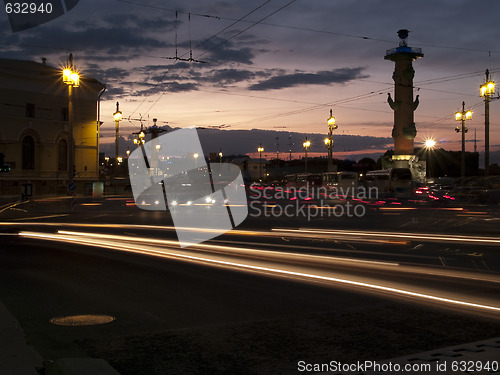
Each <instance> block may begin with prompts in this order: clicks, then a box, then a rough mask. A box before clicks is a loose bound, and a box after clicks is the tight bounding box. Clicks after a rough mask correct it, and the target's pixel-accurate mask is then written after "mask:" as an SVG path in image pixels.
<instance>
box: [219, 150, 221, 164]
mask: <svg viewBox="0 0 500 375" xmlns="http://www.w3.org/2000/svg"><path fill="white" fill-rule="evenodd" d="M219 163H222V149H220V150H219Z"/></svg>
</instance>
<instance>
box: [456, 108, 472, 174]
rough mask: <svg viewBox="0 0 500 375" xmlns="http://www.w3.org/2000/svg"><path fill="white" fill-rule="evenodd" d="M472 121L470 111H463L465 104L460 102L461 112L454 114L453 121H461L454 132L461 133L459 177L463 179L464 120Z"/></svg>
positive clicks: (465, 129)
mask: <svg viewBox="0 0 500 375" xmlns="http://www.w3.org/2000/svg"><path fill="white" fill-rule="evenodd" d="M470 119H472V111H470V110H467V111H466V110H465V102H462V112H456V113H455V120H457V121H462V127H461V128H460V127H458V126H457V127H456V128H455V131H456V132H457V133H460V132H462V163H461V168H460V169H461V173H460V175H461V177H462V178H464V177H465V133H467V131H468V129H467V128H466V127H465V120H470Z"/></svg>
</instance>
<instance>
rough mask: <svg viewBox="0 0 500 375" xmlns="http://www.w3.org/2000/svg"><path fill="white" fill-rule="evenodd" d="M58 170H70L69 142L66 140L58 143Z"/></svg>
mask: <svg viewBox="0 0 500 375" xmlns="http://www.w3.org/2000/svg"><path fill="white" fill-rule="evenodd" d="M57 170H58V171H67V170H68V142H66V140H64V139H61V140H60V141H59V142H58V143H57Z"/></svg>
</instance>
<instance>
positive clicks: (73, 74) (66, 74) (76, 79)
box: [63, 53, 80, 186]
mask: <svg viewBox="0 0 500 375" xmlns="http://www.w3.org/2000/svg"><path fill="white" fill-rule="evenodd" d="M63 82H64V83H66V84H67V85H68V133H69V137H68V140H69V142H68V143H69V144H68V148H69V155H68V159H69V160H68V186H69V185H72V184H73V182H74V177H75V176H74V173H75V137H74V134H73V128H74V119H73V87H79V86H80V76H79V74H78V72H77V71H76V70H75V68H74V66H73V54H72V53H70V54H69V59H68V64H67V66H66V67H65V68H64V69H63Z"/></svg>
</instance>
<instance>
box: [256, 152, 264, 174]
mask: <svg viewBox="0 0 500 375" xmlns="http://www.w3.org/2000/svg"><path fill="white" fill-rule="evenodd" d="M257 151H258V152H259V179H261V180H262V153H263V152H264V147H262V143H260V145H259V147H258V148H257Z"/></svg>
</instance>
